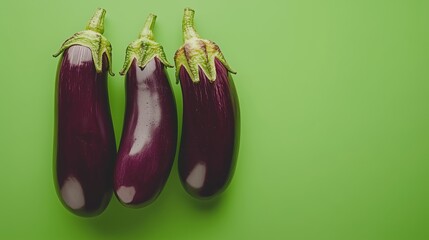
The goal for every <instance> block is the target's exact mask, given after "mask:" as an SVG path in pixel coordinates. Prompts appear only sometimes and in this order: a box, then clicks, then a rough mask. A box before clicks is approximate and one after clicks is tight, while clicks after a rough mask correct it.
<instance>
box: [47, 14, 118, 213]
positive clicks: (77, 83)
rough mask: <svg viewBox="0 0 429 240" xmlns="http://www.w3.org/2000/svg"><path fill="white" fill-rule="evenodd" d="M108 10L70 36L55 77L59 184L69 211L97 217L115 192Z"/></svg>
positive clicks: (56, 150)
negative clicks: (107, 37) (109, 79)
mask: <svg viewBox="0 0 429 240" xmlns="http://www.w3.org/2000/svg"><path fill="white" fill-rule="evenodd" d="M104 15H105V10H104V9H98V10H97V12H96V13H95V15H94V17H93V18H92V19H91V21H90V22H89V24H88V26H87V30H85V31H82V32H79V33H76V34H75V35H73V37H71V38H70V39H68V40H67V41H66V42H65V43H64V44H63V46H62V47H61V49H60V51H59V52H58V53H57V54H56V55H54V56H58V55H60V54H61V53H62V52H64V53H63V55H62V58H61V60H60V63H59V68H58V74H57V80H56V109H55V110H56V119H55V120H56V124H55V141H54V158H55V160H54V171H55V185H56V189H57V193H58V196H59V198H60V199H61V201H62V203H63V204H64V206H65V207H66V208H67V209H69V210H70V211H71V212H73V213H75V214H77V215H80V216H95V215H98V214H100V213H101V212H102V211H103V210H104V209H105V208H106V206H107V204H108V203H109V201H110V198H111V196H112V182H113V181H112V173H113V164H114V160H115V155H116V144H115V136H114V132H113V124H112V119H111V115H110V108H109V99H108V94H107V72H108V71H109V69H110V66H111V63H110V58H111V46H110V43H109V42H108V41H107V40H106V38H105V37H103V36H102V35H101V34H102V33H103V30H104V27H103V22H104Z"/></svg>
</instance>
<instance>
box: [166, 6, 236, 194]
mask: <svg viewBox="0 0 429 240" xmlns="http://www.w3.org/2000/svg"><path fill="white" fill-rule="evenodd" d="M183 34H184V41H185V43H184V45H183V46H182V47H180V48H179V50H177V52H176V55H175V59H174V60H175V63H176V77H177V78H178V80H179V81H180V85H181V88H182V95H183V126H182V138H181V144H180V152H179V162H178V165H179V176H180V180H181V182H182V185H183V186H184V188H185V189H186V191H187V192H188V193H189V194H190V195H192V196H193V197H195V198H200V199H208V198H211V197H214V196H216V195H218V194H219V193H221V192H223V191H224V190H225V189H226V188H227V186H228V184H229V183H230V181H231V178H232V176H233V173H234V170H235V165H236V159H237V155H238V148H239V136H240V119H239V114H240V111H239V104H238V97H237V92H236V89H235V86H234V82H233V80H232V78H231V75H230V73H235V72H234V71H232V70H231V68H230V67H229V65H228V64H227V62H226V60H225V58H224V56H223V54H222V53H221V51H220V49H219V47H218V46H217V45H216V44H215V43H214V42H212V41H209V40H205V39H202V38H200V37H199V35H198V34H197V32H196V31H195V29H194V11H193V10H192V9H189V8H187V9H185V13H184V17H183Z"/></svg>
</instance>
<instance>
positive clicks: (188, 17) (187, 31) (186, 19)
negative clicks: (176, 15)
mask: <svg viewBox="0 0 429 240" xmlns="http://www.w3.org/2000/svg"><path fill="white" fill-rule="evenodd" d="M194 15H195V11H194V10H192V9H190V8H185V13H184V14H183V22H182V28H183V38H184V40H185V41H186V40H189V39H191V38H199V37H200V36H199V35H198V33H197V32H196V31H195V28H194Z"/></svg>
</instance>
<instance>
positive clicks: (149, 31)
mask: <svg viewBox="0 0 429 240" xmlns="http://www.w3.org/2000/svg"><path fill="white" fill-rule="evenodd" d="M155 21H156V15H155V14H152V13H149V16H148V17H147V19H146V22H145V24H144V26H143V30H142V31H141V33H140V36H139V37H140V38H147V39H149V40H152V41H153V40H155V39H154V35H153V28H154V26H155Z"/></svg>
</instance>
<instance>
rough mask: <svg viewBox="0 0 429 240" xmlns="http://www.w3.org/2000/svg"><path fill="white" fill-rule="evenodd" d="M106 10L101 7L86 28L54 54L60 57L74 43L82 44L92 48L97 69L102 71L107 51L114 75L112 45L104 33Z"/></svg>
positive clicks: (110, 69)
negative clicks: (104, 55)
mask: <svg viewBox="0 0 429 240" xmlns="http://www.w3.org/2000/svg"><path fill="white" fill-rule="evenodd" d="M105 14H106V10H104V9H102V8H99V9H97V11H96V12H95V14H94V16H93V17H92V18H91V20H90V21H89V23H88V25H87V27H86V30H84V31H80V32H77V33H75V34H73V36H71V37H70V38H69V39H67V40H66V41H65V42H64V43H63V44H62V46H61V48H60V50H58V52H57V53H55V54H54V55H53V56H54V57H58V56H59V55H60V54H61V53H63V52H64V51H65V50H66V49H68V48H69V47H71V46H74V45H81V46H84V47H87V48H89V49H90V50H91V53H92V60H93V61H94V65H95V70H96V71H97V72H98V73H100V72H102V70H103V54H104V53H106V56H107V61H108V64H109V74H110V75H112V76H114V75H115V74H114V73H113V72H112V45H111V44H110V42H109V41H108V40H107V38H106V37H104V36H103V35H102V33H103V32H104V16H105Z"/></svg>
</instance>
